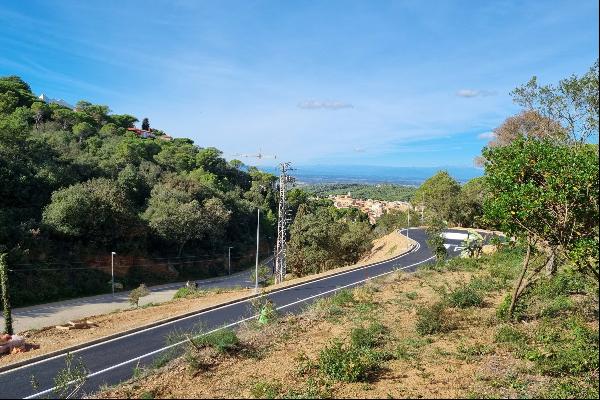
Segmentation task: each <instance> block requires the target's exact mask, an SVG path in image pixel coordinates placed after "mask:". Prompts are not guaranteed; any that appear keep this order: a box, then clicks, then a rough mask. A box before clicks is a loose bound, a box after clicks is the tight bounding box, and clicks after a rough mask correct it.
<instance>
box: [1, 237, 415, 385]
mask: <svg viewBox="0 0 600 400" xmlns="http://www.w3.org/2000/svg"><path fill="white" fill-rule="evenodd" d="M411 241H412V242H413V243H411V247H410V248H409V249H408V250H406V251H404V252H403V253H400V254H398V255H397V256H394V257H392V258H389V259H387V260H382V261H377V262H375V263H372V264H367V265H361V266H357V267H356V268H349V269H346V270H344V271H338V272H336V273H332V274H330V275H326V276H320V277H315V278H313V279H309V280H306V281H302V282H297V283H293V284H290V285H287V286H284V287H279V288H273V290H265V291H263V292H262V293H261V292H259V293H253V294H251V295H248V296H244V297H240V298H239V299H235V300H230V301H226V302H223V303H218V304H214V305H212V306H208V307H205V308H202V309H199V310H195V311H190V312H187V313H185V314H179V315H176V316H174V317H169V318H165V319H161V320H159V321H155V322H152V323H149V324H146V325H142V326H138V327H137V328H133V329H129V330H126V331H122V332H118V333H113V334H112V335H108V336H103V337H101V338H98V339H93V340H90V341H88V342H85V343H80V344H77V345H73V346H70V347H66V348H64V349H60V350H55V351H52V352H50V353H46V354H41V355H39V356H36V357H32V358H28V359H26V360H22V361H17V362H14V363H12V364H7V365H3V366H0V373H3V372H7V371H10V370H12V369H15V368H19V367H22V366H24V365H27V364H33V363H35V362H39V361H43V360H45V359H48V358H52V357H56V356H60V355H63V354H67V353H70V352H73V351H75V350H79V349H82V348H84V347H88V346H93V345H95V344H98V343H102V342H104V341H107V340H111V339H116V338H119V337H121V336H125V335H129V334H131V333H135V332H139V331H142V330H144V329H148V328H153V327H155V326H159V325H163V324H166V323H169V322H173V321H176V320H178V319H182V318H186V317H189V316H192V315H195V314H200V313H203V312H206V311H210V310H214V309H215V308H219V307H224V306H228V305H230V304H235V303H243V302H245V301H248V300H250V299H252V298H255V297H258V296H261V295H263V294H270V293H276V292H278V291H280V290H284V289H289V288H291V287H294V286H298V285H304V284H306V283H310V282H313V281H317V280H320V279H324V278H329V277H333V276H337V275H340V274H343V273H347V272H351V271H355V270H358V269H362V268H369V267H371V266H373V265H376V264H380V263H383V262H389V261H393V260H395V259H398V258H400V257H403V256H405V255H406V254H408V253H410V252H411V251H413V250H414V248H415V243H416V242H415V241H414V240H412V239H411Z"/></svg>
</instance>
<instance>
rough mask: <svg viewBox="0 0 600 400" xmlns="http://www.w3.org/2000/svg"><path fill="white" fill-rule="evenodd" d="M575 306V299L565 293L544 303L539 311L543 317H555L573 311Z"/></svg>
mask: <svg viewBox="0 0 600 400" xmlns="http://www.w3.org/2000/svg"><path fill="white" fill-rule="evenodd" d="M573 308H574V304H573V300H571V299H570V298H569V297H567V296H564V295H559V296H557V297H555V298H554V299H552V300H551V301H550V302H549V303H548V304H546V305H543V306H542V307H541V310H540V312H539V315H540V316H541V317H549V318H554V317H557V316H559V315H560V314H564V313H566V312H568V311H571V310H572V309H573Z"/></svg>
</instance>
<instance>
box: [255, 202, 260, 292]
mask: <svg viewBox="0 0 600 400" xmlns="http://www.w3.org/2000/svg"><path fill="white" fill-rule="evenodd" d="M259 233H260V208H259V209H257V214H256V266H255V271H254V278H255V281H254V293H258V243H259V242H258V236H259Z"/></svg>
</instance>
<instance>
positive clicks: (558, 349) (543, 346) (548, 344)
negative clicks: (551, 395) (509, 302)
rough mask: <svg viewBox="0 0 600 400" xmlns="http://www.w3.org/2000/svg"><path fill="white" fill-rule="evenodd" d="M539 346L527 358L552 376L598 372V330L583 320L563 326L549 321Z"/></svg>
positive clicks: (539, 333) (540, 333)
mask: <svg viewBox="0 0 600 400" xmlns="http://www.w3.org/2000/svg"><path fill="white" fill-rule="evenodd" d="M535 339H536V341H537V343H538V344H537V346H536V348H534V349H532V350H531V351H530V352H528V354H527V357H528V358H529V359H531V360H533V361H535V363H536V365H537V366H538V368H539V369H540V371H541V372H542V373H544V374H549V375H563V374H578V373H582V372H588V371H595V370H597V369H598V357H599V356H600V355H599V353H598V331H597V330H592V329H590V328H589V327H588V326H587V325H586V324H585V322H583V321H581V320H579V319H570V320H568V321H566V322H564V323H563V324H561V325H558V326H557V325H556V323H555V322H553V321H547V322H545V323H544V324H542V326H541V327H540V328H539V329H538V331H537V334H536V338H535Z"/></svg>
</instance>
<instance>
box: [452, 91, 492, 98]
mask: <svg viewBox="0 0 600 400" xmlns="http://www.w3.org/2000/svg"><path fill="white" fill-rule="evenodd" d="M456 95H457V96H458V97H477V96H484V97H487V96H495V95H496V92H494V91H491V90H475V89H460V90H459V91H458V92H456Z"/></svg>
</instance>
